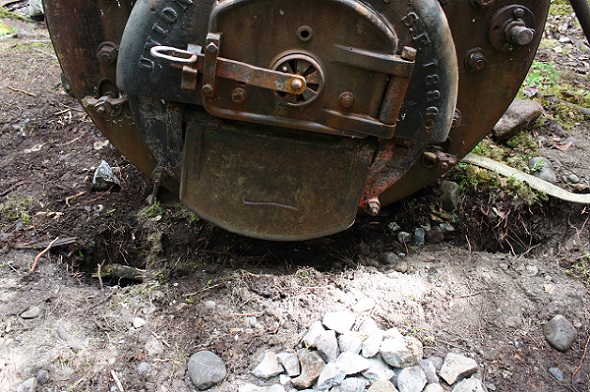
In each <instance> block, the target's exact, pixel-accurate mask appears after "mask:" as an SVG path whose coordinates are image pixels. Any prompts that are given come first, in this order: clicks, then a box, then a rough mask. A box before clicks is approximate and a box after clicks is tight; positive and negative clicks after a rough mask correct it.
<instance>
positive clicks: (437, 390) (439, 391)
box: [422, 384, 444, 392]
mask: <svg viewBox="0 0 590 392" xmlns="http://www.w3.org/2000/svg"><path fill="white" fill-rule="evenodd" d="M422 392H444V389H443V387H441V386H440V384H428V385H426V386H425V387H424V389H423V390H422Z"/></svg>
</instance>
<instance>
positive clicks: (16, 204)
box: [0, 196, 35, 226]
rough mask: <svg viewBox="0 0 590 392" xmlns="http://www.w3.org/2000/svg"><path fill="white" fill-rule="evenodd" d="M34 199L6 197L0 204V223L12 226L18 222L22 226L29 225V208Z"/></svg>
mask: <svg viewBox="0 0 590 392" xmlns="http://www.w3.org/2000/svg"><path fill="white" fill-rule="evenodd" d="M34 202H35V199H34V198H33V197H31V196H14V197H8V198H7V199H6V200H5V201H4V202H3V203H2V204H0V222H2V223H4V224H12V223H15V222H18V221H20V222H21V223H22V224H23V225H25V226H27V225H30V224H31V221H32V217H31V215H30V210H31V207H32V206H33V203H34Z"/></svg>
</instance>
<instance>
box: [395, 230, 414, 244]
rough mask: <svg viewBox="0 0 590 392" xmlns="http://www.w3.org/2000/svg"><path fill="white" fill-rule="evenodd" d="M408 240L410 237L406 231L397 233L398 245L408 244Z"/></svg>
mask: <svg viewBox="0 0 590 392" xmlns="http://www.w3.org/2000/svg"><path fill="white" fill-rule="evenodd" d="M410 238H412V235H411V234H410V233H408V232H407V231H400V232H399V233H397V240H398V242H399V243H400V244H407V243H409V242H410Z"/></svg>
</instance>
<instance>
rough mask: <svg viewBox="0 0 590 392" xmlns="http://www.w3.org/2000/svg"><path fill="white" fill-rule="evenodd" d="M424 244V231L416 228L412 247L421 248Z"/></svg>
mask: <svg viewBox="0 0 590 392" xmlns="http://www.w3.org/2000/svg"><path fill="white" fill-rule="evenodd" d="M425 242H426V231H425V230H424V229H423V228H421V227H417V228H416V229H415V230H414V245H416V246H423V245H424V243H425Z"/></svg>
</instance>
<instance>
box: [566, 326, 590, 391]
mask: <svg viewBox="0 0 590 392" xmlns="http://www.w3.org/2000/svg"><path fill="white" fill-rule="evenodd" d="M589 343H590V335H589V336H588V339H586V344H585V345H584V353H583V354H582V358H580V363H579V364H578V367H577V368H576V370H574V372H573V373H572V377H571V381H570V384H571V386H572V389H573V390H574V391H577V389H576V387H575V386H574V377H576V374H577V373H578V372H579V371H580V369H581V368H582V364H583V363H584V359H586V354H587V353H588V344H589Z"/></svg>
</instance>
